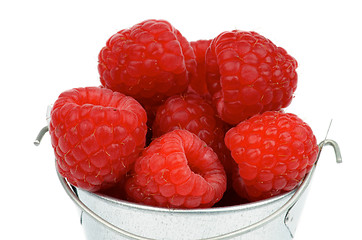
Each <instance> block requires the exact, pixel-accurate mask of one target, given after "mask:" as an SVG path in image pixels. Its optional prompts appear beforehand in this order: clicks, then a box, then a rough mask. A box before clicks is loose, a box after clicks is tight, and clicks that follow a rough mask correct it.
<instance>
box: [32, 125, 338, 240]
mask: <svg viewBox="0 0 362 240" xmlns="http://www.w3.org/2000/svg"><path fill="white" fill-rule="evenodd" d="M47 131H48V127H44V128H42V129H41V131H40V132H39V134H38V136H37V138H36V140H35V141H34V144H35V145H36V146H38V145H39V144H40V142H41V139H42V138H43V136H44V135H45V133H46V132H47ZM325 145H329V146H332V147H333V149H334V152H335V156H336V162H337V163H341V162H342V156H341V151H340V148H339V146H338V144H337V142H336V141H334V140H331V139H325V140H323V141H322V142H321V143H320V144H319V151H318V156H317V160H316V162H315V163H314V165H313V167H312V168H311V170H310V172H309V173H308V174H307V176H306V177H305V178H304V180H303V183H302V184H301V185H300V186H299V187H298V188H297V190H296V191H295V193H294V194H293V195H292V197H291V198H290V199H289V200H288V201H287V202H286V203H285V204H284V205H283V206H281V207H280V208H279V209H278V210H276V211H275V212H273V213H272V214H270V215H269V216H267V217H265V218H263V219H261V220H259V221H258V222H255V223H253V224H251V225H249V226H246V227H242V228H240V229H237V230H235V231H232V232H230V233H226V234H222V235H218V236H214V237H210V238H204V239H202V240H222V239H229V238H232V237H237V236H240V235H242V234H245V233H248V232H251V231H254V230H256V229H258V228H260V227H262V226H263V225H265V224H267V223H268V222H270V221H272V220H274V219H275V218H277V217H278V216H280V215H281V214H282V213H284V212H286V211H288V210H289V209H290V208H292V207H293V206H294V204H295V203H296V202H297V201H298V199H299V198H300V196H301V195H302V194H303V193H304V191H305V190H306V189H307V187H308V185H309V183H310V181H311V179H312V176H313V173H314V171H315V168H316V165H317V163H318V160H319V156H320V154H321V151H322V149H323V147H324V146H325ZM56 172H57V175H58V178H59V180H60V183H61V184H62V186H63V188H64V190H65V192H66V193H67V194H68V196H69V197H70V199H71V200H72V201H73V202H74V203H75V204H76V205H77V206H78V207H79V208H80V209H81V210H82V211H83V212H85V213H87V214H88V215H89V216H90V217H92V218H93V219H95V220H96V221H98V222H99V223H101V224H103V225H104V226H106V227H107V228H109V229H110V230H112V231H114V232H116V233H118V234H121V235H122V236H124V237H127V238H130V239H137V240H154V239H151V238H147V237H142V236H139V235H136V234H133V233H130V232H128V231H126V230H123V229H121V228H119V227H117V226H115V225H113V224H112V223H110V222H108V221H107V220H105V219H104V218H102V217H100V216H99V215H98V214H96V213H95V212H93V211H92V210H91V209H89V208H88V207H87V206H86V205H85V204H84V203H83V202H82V201H81V200H80V199H79V197H78V196H77V194H76V193H75V192H74V191H73V190H72V189H71V187H70V185H69V183H68V182H67V180H66V179H65V178H63V177H62V176H61V175H60V174H59V172H58V171H56Z"/></svg>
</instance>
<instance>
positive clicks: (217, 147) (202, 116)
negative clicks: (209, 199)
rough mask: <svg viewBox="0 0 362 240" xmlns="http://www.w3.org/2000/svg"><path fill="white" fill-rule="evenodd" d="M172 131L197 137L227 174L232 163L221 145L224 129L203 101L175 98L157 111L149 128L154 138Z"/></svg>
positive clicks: (210, 107)
mask: <svg viewBox="0 0 362 240" xmlns="http://www.w3.org/2000/svg"><path fill="white" fill-rule="evenodd" d="M175 129H185V130H188V131H190V132H192V133H194V134H196V135H197V136H198V137H199V138H200V139H201V140H203V141H204V142H205V143H206V144H207V145H208V146H210V147H211V148H212V149H213V150H214V152H215V153H216V154H217V155H218V158H219V160H220V161H221V163H222V164H223V166H224V168H225V171H226V173H227V174H228V173H229V172H230V170H231V164H232V162H233V160H232V158H231V155H230V151H229V150H228V149H227V148H226V146H225V143H224V136H225V132H226V125H225V124H224V123H223V122H222V121H221V120H220V119H219V118H218V117H216V115H215V111H214V109H213V108H212V106H211V105H210V104H208V103H207V102H206V101H205V100H204V99H202V98H201V97H200V96H198V95H196V94H191V93H190V94H184V95H175V96H172V97H170V98H168V99H167V100H166V102H165V103H164V104H163V105H161V106H160V107H159V108H158V110H157V113H156V119H155V121H154V123H153V127H152V131H153V137H154V138H156V137H159V136H161V135H163V134H165V133H167V132H170V131H172V130H175Z"/></svg>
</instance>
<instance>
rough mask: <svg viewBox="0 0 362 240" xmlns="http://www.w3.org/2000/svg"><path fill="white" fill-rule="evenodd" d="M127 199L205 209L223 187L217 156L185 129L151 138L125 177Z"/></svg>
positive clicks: (221, 192)
mask: <svg viewBox="0 0 362 240" xmlns="http://www.w3.org/2000/svg"><path fill="white" fill-rule="evenodd" d="M125 188H126V193H127V195H128V199H129V200H130V201H134V202H137V203H141V204H146V205H151V206H159V207H169V208H207V207H211V206H213V205H214V204H215V203H216V202H218V201H219V200H220V199H221V198H222V196H223V194H224V192H225V190H226V175H225V171H224V168H223V167H222V165H221V163H220V161H219V160H218V158H217V155H216V154H215V153H214V151H213V150H212V149H211V148H210V147H208V146H207V145H206V144H205V142H204V141H202V140H201V139H200V138H198V137H197V136H196V135H195V134H193V133H191V132H189V131H187V130H174V131H171V132H168V133H166V134H164V135H162V136H161V137H159V138H157V139H155V140H153V141H152V143H151V144H150V146H149V147H147V148H146V149H145V150H144V151H143V153H142V155H141V157H139V158H138V159H137V160H136V163H135V165H134V168H133V172H131V173H130V176H129V178H128V179H127V180H126V185H125Z"/></svg>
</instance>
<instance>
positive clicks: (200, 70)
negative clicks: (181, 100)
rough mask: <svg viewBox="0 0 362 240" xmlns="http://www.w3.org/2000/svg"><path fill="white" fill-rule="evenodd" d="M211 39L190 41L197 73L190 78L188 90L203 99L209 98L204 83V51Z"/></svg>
mask: <svg viewBox="0 0 362 240" xmlns="http://www.w3.org/2000/svg"><path fill="white" fill-rule="evenodd" d="M210 43H211V40H198V41H193V42H190V44H191V47H192V49H193V50H194V53H195V56H196V62H197V73H196V74H195V75H194V76H193V77H192V78H191V80H190V85H189V88H188V92H190V93H196V94H198V95H200V96H202V97H203V98H205V99H211V96H210V93H209V91H208V89H207V85H206V67H205V53H206V50H207V48H208V47H209V46H210Z"/></svg>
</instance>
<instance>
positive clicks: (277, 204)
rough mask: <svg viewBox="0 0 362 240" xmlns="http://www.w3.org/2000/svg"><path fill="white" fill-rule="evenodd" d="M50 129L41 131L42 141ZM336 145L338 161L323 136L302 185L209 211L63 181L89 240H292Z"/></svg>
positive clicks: (38, 139)
mask: <svg viewBox="0 0 362 240" xmlns="http://www.w3.org/2000/svg"><path fill="white" fill-rule="evenodd" d="M47 131H48V128H47V127H44V128H43V129H42V130H41V131H40V132H39V134H38V136H37V138H36V140H35V141H34V144H35V145H39V144H40V142H41V139H42V137H43V136H44V134H45V133H46V132H47ZM327 145H329V146H332V147H333V149H334V152H335V156H336V162H337V163H341V162H342V157H341V152H340V149H339V146H338V144H337V143H336V142H335V141H333V140H330V139H324V141H322V142H321V143H320V144H319V153H318V157H317V161H316V163H315V165H314V166H313V167H312V169H311V171H310V172H309V173H308V175H307V176H306V177H305V178H304V180H303V182H302V183H301V184H300V186H299V187H298V188H297V189H295V190H293V191H291V192H289V193H286V194H283V195H280V196H276V197H273V198H270V199H267V200H263V201H258V202H254V203H248V204H242V205H238V206H230V207H219V208H209V209H191V210H180V209H165V208H157V207H151V206H144V205H139V204H135V203H130V202H126V201H121V200H117V199H112V198H110V197H107V196H102V195H99V194H95V193H90V192H87V191H84V190H81V189H77V188H75V187H73V186H71V185H69V183H68V182H67V181H66V179H64V178H63V177H62V176H60V175H59V173H58V177H59V180H60V182H61V184H62V186H63V188H64V190H65V191H66V193H67V194H68V196H69V197H70V198H71V200H73V202H74V203H75V204H76V205H77V206H78V207H79V209H80V210H81V214H80V215H81V224H82V226H83V227H84V230H85V233H86V236H87V239H88V240H102V239H104V240H109V239H114V240H121V239H138V240H149V239H182V240H187V239H190V240H191V239H192V240H195V239H203V240H221V239H243V240H260V239H268V240H288V239H292V238H293V237H294V233H295V230H296V227H297V224H298V220H299V217H300V214H301V211H302V209H303V206H304V201H305V199H306V196H307V192H308V186H309V184H310V181H311V179H312V176H313V174H314V171H315V168H316V165H317V163H318V160H319V157H320V154H321V152H322V149H323V147H324V146H327Z"/></svg>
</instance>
